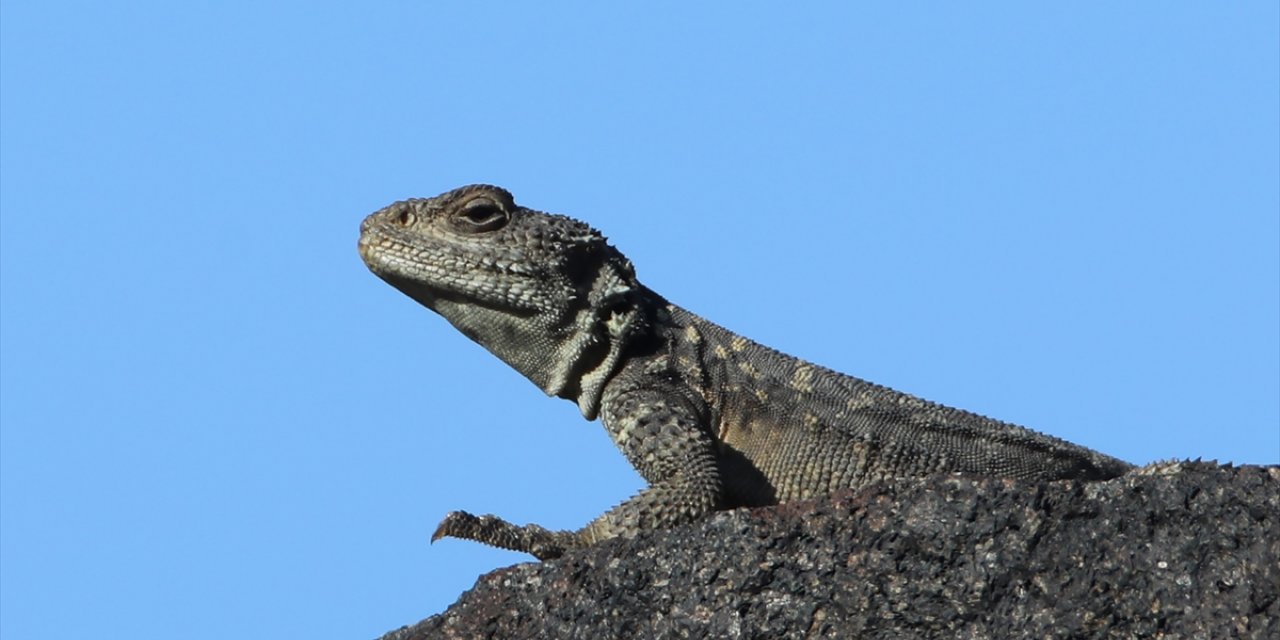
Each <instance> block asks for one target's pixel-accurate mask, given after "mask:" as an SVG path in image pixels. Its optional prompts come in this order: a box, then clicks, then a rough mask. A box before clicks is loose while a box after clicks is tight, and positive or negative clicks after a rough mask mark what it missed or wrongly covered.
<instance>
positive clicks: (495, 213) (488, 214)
mask: <svg viewBox="0 0 1280 640" xmlns="http://www.w3.org/2000/svg"><path fill="white" fill-rule="evenodd" d="M454 220H456V221H457V222H458V226H460V227H461V228H462V229H463V230H466V231H471V232H482V231H493V230H494V229H499V228H501V227H503V226H505V225H506V224H507V221H508V220H510V217H509V216H508V215H507V210H506V209H505V208H503V207H502V205H500V204H498V203H497V202H494V201H493V200H490V199H489V198H476V199H474V200H471V201H470V202H468V203H466V204H464V205H462V209H461V210H460V211H458V214H457V215H456V216H454Z"/></svg>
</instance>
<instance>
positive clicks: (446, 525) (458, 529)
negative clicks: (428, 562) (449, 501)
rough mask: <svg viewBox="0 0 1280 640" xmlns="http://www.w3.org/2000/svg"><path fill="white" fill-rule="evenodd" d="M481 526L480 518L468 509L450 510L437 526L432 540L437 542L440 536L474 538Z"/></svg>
mask: <svg viewBox="0 0 1280 640" xmlns="http://www.w3.org/2000/svg"><path fill="white" fill-rule="evenodd" d="M480 528H481V519H480V518H477V517H476V516H473V515H471V514H469V513H467V512H466V511H450V512H449V513H448V514H447V515H445V517H444V519H443V520H441V521H440V524H439V525H437V526H436V530H435V533H432V534H431V542H435V541H436V540H439V539H440V538H465V539H468V540H473V539H474V537H473V536H474V535H475V532H476V531H477V530H479V529H480ZM468 534H471V535H468Z"/></svg>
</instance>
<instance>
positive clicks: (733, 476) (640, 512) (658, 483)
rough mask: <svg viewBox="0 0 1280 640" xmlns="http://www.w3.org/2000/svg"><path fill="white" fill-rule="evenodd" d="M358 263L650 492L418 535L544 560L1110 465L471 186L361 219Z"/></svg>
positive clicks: (1118, 469)
mask: <svg viewBox="0 0 1280 640" xmlns="http://www.w3.org/2000/svg"><path fill="white" fill-rule="evenodd" d="M360 255H361V256H362V257H363V258H364V261H365V263H366V264H367V265H368V266H369V269H370V270H372V271H373V272H374V273H375V274H377V275H378V276H379V277H380V278H382V279H383V280H385V281H387V282H388V283H390V284H391V285H392V286H394V287H396V288H397V289H399V290H401V291H402V292H404V293H405V294H407V295H408V296H409V297H411V298H413V299H414V300H417V301H418V302H419V303H421V304H422V305H424V306H426V307H428V308H430V309H432V310H433V311H435V312H437V313H439V314H440V315H442V316H444V317H445V319H447V320H449V322H451V323H452V324H453V325H454V326H455V327H457V328H458V329H459V330H460V331H462V332H463V333H464V334H465V335H466V336H467V337H469V338H471V339H472V340H475V341H476V342H478V343H480V344H481V345H482V346H484V347H485V348H486V349H488V350H489V351H491V352H493V354H494V355H496V356H498V357H499V358H501V359H502V360H503V361H505V362H506V363H507V364H509V365H510V366H512V367H514V368H515V369H516V370H517V371H519V372H520V373H522V374H523V375H524V376H525V377H527V378H529V380H531V381H532V382H533V383H534V384H536V385H538V386H539V387H540V388H541V389H542V390H543V391H545V392H546V393H547V394H548V395H552V396H557V397H561V398H565V399H568V400H572V401H574V402H576V403H577V405H578V407H579V409H580V410H581V412H582V415H583V417H585V418H586V419H588V420H594V419H595V418H596V417H597V416H599V417H601V418H602V421H603V422H604V426H605V428H606V429H607V430H608V432H609V435H610V436H611V437H612V438H613V441H614V442H615V443H616V444H617V445H618V448H619V449H620V450H621V451H622V453H623V455H625V456H626V457H627V459H628V460H630V461H631V464H632V465H634V466H635V468H636V469H637V470H638V471H639V472H640V475H641V476H643V477H644V479H645V480H646V481H647V482H648V483H649V488H647V489H645V490H644V491H641V492H640V493H639V494H638V495H636V496H634V497H632V498H631V499H629V500H627V501H625V502H623V503H622V504H620V505H618V506H617V507H614V508H613V509H610V510H609V511H608V512H606V513H604V514H603V515H601V516H600V517H598V518H596V519H595V520H593V521H592V522H590V523H588V524H587V525H586V526H585V527H583V528H582V529H579V530H577V531H549V530H547V529H544V528H542V527H539V526H537V525H523V526H521V525H515V524H512V523H509V522H507V521H505V520H502V519H501V518H498V517H496V516H473V515H471V514H469V513H466V512H461V511H455V512H453V513H450V514H449V515H448V516H446V517H445V519H444V521H443V522H441V523H440V526H439V528H438V529H437V530H436V532H435V535H434V536H433V538H432V539H433V540H436V539H439V538H441V537H446V536H448V537H455V538H464V539H468V540H475V541H477V542H483V543H485V544H490V545H494V546H497V547H502V548H504V549H512V550H516V551H523V552H527V553H531V554H533V555H534V556H535V557H537V558H540V559H547V558H554V557H558V556H560V555H562V554H563V553H564V552H565V551H566V550H568V549H571V548H573V547H579V546H583V545H588V544H592V543H595V542H598V541H600V540H605V539H608V538H612V537H615V536H626V535H634V534H635V533H636V532H639V531H643V530H647V529H656V528H665V527H673V526H676V525H680V524H683V523H686V522H690V521H692V520H694V519H697V518H699V517H702V516H704V515H706V514H708V513H710V512H712V511H714V510H717V509H729V508H734V507H742V506H762V505H770V504H776V503H779V502H786V501H791V500H800V499H805V498H810V497H815V496H819V495H822V494H826V493H829V492H831V491H833V490H836V489H841V488H846V487H860V486H864V485H867V484H869V483H872V482H875V481H878V480H884V479H891V478H900V477H909V476H923V475H930V474H941V473H969V474H977V475H985V476H998V477H1008V478H1016V479H1021V480H1027V481H1037V482H1041V481H1049V480H1062V479H1077V480H1104V479H1108V478H1113V477H1116V476H1119V475H1121V474H1123V473H1126V472H1128V471H1129V470H1130V469H1132V468H1133V467H1132V465H1130V464H1129V463H1127V462H1124V461H1121V460H1118V459H1115V458H1112V457H1109V456H1106V455H1103V454H1100V453H1097V452H1094V451H1091V450H1089V449H1086V448H1084V447H1080V446H1077V445H1074V444H1071V443H1068V442H1065V441H1062V440H1059V439H1057V438H1053V437H1050V436H1046V435H1042V434H1039V433H1036V432H1034V431H1031V430H1029V429H1025V428H1023V427H1019V426H1016V425H1012V424H1009V423H1005V422H999V421H996V420H992V419H990V418H985V417H983V416H979V415H977V414H973V413H969V412H966V411H961V410H958V409H952V408H949V407H945V406H942V405H939V404H934V403H931V402H927V401H924V400H920V399H918V398H915V397H913V396H909V395H907V394H904V393H900V392H897V391H894V390H892V389H889V388H886V387H882V386H879V385H875V384H872V383H869V382H866V381H863V380H859V379H858V378H854V377H851V376H847V375H844V374H842V373H838V372H835V371H831V370H829V369H825V368H823V367H820V366H817V365H814V364H810V363H808V362H805V361H803V360H800V359H797V358H793V357H791V356H788V355H786V354H783V353H779V352H777V351H774V350H772V349H770V348H768V347H764V346H762V345H759V344H756V343H755V342H752V341H750V340H748V339H746V338H743V337H741V336H739V335H737V334H734V333H732V332H730V331H728V330H726V329H724V328H721V327H719V326H717V325H715V324H712V323H711V322H708V321H706V320H704V319H702V318H700V317H698V316H696V315H694V314H692V313H690V312H688V311H686V310H684V309H682V308H680V307H678V306H676V305H673V304H671V303H669V302H667V301H666V300H664V299H663V298H662V297H661V296H659V295H657V294H656V293H654V292H652V291H650V290H649V289H648V288H647V287H645V286H644V285H642V284H640V282H639V281H638V280H637V279H636V277H635V271H634V269H633V268H632V266H631V262H630V261H628V260H627V259H626V258H625V257H624V256H623V255H622V254H621V253H619V252H618V250H617V249H615V248H613V247H612V246H611V245H610V244H609V243H608V242H607V241H606V240H605V238H604V236H603V235H601V234H600V233H599V232H598V231H596V230H595V229H592V228H591V227H589V226H587V225H586V224H584V223H581V222H578V221H577V220H573V219H572V218H567V217H564V216H559V215H553V214H547V213H542V212H539V211H533V210H531V209H527V208H524V207H521V206H518V205H516V203H515V201H514V199H513V198H512V196H511V194H510V193H508V192H506V191H505V190H503V189H500V188H498V187H493V186H488V185H472V186H468V187H462V188H460V189H456V190H454V191H450V192H448V193H445V194H442V195H440V196H437V197H434V198H425V199H413V200H405V201H402V202H397V203H395V204H392V205H390V206H388V207H386V208H384V209H382V210H380V211H378V212H376V213H374V214H372V215H370V216H369V217H368V218H366V219H365V221H364V223H363V224H362V225H361V234H360Z"/></svg>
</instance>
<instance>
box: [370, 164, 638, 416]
mask: <svg viewBox="0 0 1280 640" xmlns="http://www.w3.org/2000/svg"><path fill="white" fill-rule="evenodd" d="M359 248H360V256H361V257H362V258H363V259H364V262H365V264H366V265H367V266H368V267H369V269H370V270H371V271H373V273H374V274H376V275H377V276H378V277H380V278H382V279H383V280H385V281H386V282H387V283H389V284H390V285H392V286H394V287H395V288H397V289H399V290H400V291H402V292H403V293H405V294H406V295H408V296H409V297H411V298H413V299H414V300H417V301H418V302H419V303H421V304H422V305H424V306H426V307H428V308H430V309H432V310H433V311H435V312H437V313H439V314H440V315H442V316H444V317H445V318H446V319H447V320H449V322H451V323H452V324H453V325H454V326H455V327H457V328H458V329H459V330H460V331H461V332H462V333H463V334H465V335H466V336H467V337H469V338H471V339H472V340H474V341H476V342H478V343H480V344H481V345H483V346H484V347H485V348H487V349H489V350H490V351H491V352H493V353H494V354H495V355H497V356H498V357H499V358H502V359H503V360H504V361H506V362H507V363H508V364H510V365H511V366H512V367H514V368H515V369H516V370H518V371H520V372H521V373H523V374H524V375H525V376H526V377H528V378H529V379H530V380H532V381H533V382H534V383H535V384H537V385H538V386H539V387H541V388H542V389H543V390H544V391H546V392H547V393H549V394H552V395H559V396H561V397H566V398H573V399H576V400H578V401H579V404H580V406H582V407H583V413H584V414H588V413H590V414H592V416H594V413H595V412H594V409H591V410H590V411H588V409H589V408H590V406H589V405H591V404H592V403H590V402H588V404H586V405H584V404H583V398H580V397H579V396H580V394H581V393H582V392H583V391H584V389H583V387H584V386H586V382H585V380H584V376H587V375H588V374H589V373H590V372H591V371H596V372H597V375H599V372H598V368H599V367H600V366H605V365H606V364H607V365H608V367H609V368H612V366H613V364H612V363H611V362H612V360H616V356H617V353H616V352H618V351H619V350H620V349H621V348H622V347H623V346H624V343H625V342H626V337H627V335H629V334H631V333H632V331H633V329H634V328H635V327H636V326H637V325H638V324H640V323H642V322H643V320H642V319H640V317H639V316H641V315H643V314H640V313H637V311H636V307H637V306H638V305H636V304H635V297H636V296H637V295H643V293H642V292H643V291H645V290H644V288H643V287H642V286H641V285H640V284H639V282H637V281H636V277H635V271H634V269H633V268H632V266H631V262H630V261H629V260H627V259H626V258H625V257H624V256H623V255H622V254H621V253H620V252H619V251H618V250H617V249H615V248H614V247H613V246H612V245H610V244H609V242H608V241H607V240H606V239H605V237H604V235H602V234H601V233H600V232H599V231H596V230H595V229H593V228H591V227H590V226H589V225H587V224H585V223H582V222H579V221H577V220H574V219H572V218H568V217H565V216H560V215H554V214H548V213H543V212H540V211H534V210H532V209H527V208H525V207H521V206H519V205H517V204H516V203H515V200H514V198H513V197H512V196H511V194H510V193H509V192H507V191H506V190H504V189H501V188H499V187H494V186H490V185H471V186H466V187H462V188H459V189H454V190H453V191H449V192H447V193H444V194H441V195H439V196H436V197H434V198H415V199H410V200H402V201H400V202H396V203H394V204H391V205H389V206H387V207H384V208H383V209H381V210H379V211H376V212H374V213H373V214H372V215H370V216H369V217H367V218H365V220H364V222H363V223H362V224H361V226H360V243H359ZM611 355H612V358H611Z"/></svg>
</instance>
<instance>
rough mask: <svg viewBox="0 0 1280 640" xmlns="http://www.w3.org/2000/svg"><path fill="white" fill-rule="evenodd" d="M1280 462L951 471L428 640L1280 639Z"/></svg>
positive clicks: (496, 604)
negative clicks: (1113, 473)
mask: <svg viewBox="0 0 1280 640" xmlns="http://www.w3.org/2000/svg"><path fill="white" fill-rule="evenodd" d="M1278 598H1280V468H1275V467H1219V466H1217V465H1212V464H1208V463H1198V462H1195V463H1168V464H1161V465H1155V466H1153V467H1150V468H1148V469H1145V470H1144V471H1142V472H1139V473H1136V474H1131V475H1128V476H1125V477H1122V478H1119V479H1116V480H1113V481H1109V482H1101V483H1079V482H1058V483H1052V484H1044V485H1036V484H1023V483H1017V482H1012V481H1007V480H996V479H982V478H967V477H955V476H952V477H937V478H928V479H921V480H902V481H897V482H893V483H885V484H878V485H875V486H872V487H869V488H866V489H863V490H859V491H847V492H842V493H837V494H834V495H832V496H831V497H828V498H825V499H822V500H815V501H809V502H802V503H793V504H789V505H782V506H778V507H770V508H764V509H754V510H746V509H740V510H736V511H729V512H724V513H719V514H716V515H714V516H713V517H710V518H707V519H706V520H704V521H702V522H699V523H696V524H694V525H691V526H688V527H683V528H679V529H672V530H668V531H657V532H651V533H648V534H645V535H641V536H638V537H636V538H634V539H628V540H614V541H610V542H607V543H604V544H601V545H597V546H595V547H592V548H589V549H583V550H580V551H577V552H574V553H571V554H569V555H567V556H566V557H564V558H561V559H559V560H555V561H550V562H544V563H540V564H538V563H530V564H520V565H516V566H513V567H509V568H506V569H500V570H498V571H494V572H492V573H490V574H488V575H485V576H483V577H481V578H480V580H479V581H478V582H477V583H476V586H475V587H474V588H472V589H471V590H470V591H468V592H466V593H464V594H463V595H462V597H461V598H459V599H458V601H457V602H456V603H455V604H454V605H453V606H451V607H449V609H448V610H446V611H445V612H444V613H441V614H439V615H435V616H432V617H430V618H427V619H426V620H424V621H422V622H420V623H418V624H417V625H414V626H412V627H405V628H402V629H400V630H398V631H394V632H391V633H389V634H387V635H386V636H384V637H383V640H417V639H420V638H584V639H593V640H595V639H601V638H1161V637H1169V638H1206V639H1208V638H1236V637H1240V638H1273V639H1274V638H1280V600H1278Z"/></svg>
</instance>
